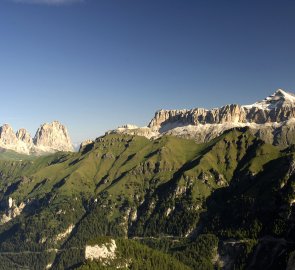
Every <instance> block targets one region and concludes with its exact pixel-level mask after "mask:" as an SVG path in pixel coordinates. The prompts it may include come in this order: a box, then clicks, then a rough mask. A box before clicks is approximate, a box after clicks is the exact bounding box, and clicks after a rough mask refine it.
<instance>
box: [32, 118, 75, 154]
mask: <svg viewBox="0 0 295 270" xmlns="http://www.w3.org/2000/svg"><path fill="white" fill-rule="evenodd" d="M33 142H34V144H35V145H36V147H37V148H39V149H42V150H43V151H46V152H52V151H73V145H72V142H71V139H70V136H69V134H68V131H67V129H66V127H65V126H64V125H62V124H61V123H60V122H59V121H53V122H52V123H46V124H43V125H41V126H40V128H39V129H38V130H37V132H36V135H35V137H34V140H33Z"/></svg>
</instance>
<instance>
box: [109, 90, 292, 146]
mask: <svg viewBox="0 0 295 270" xmlns="http://www.w3.org/2000/svg"><path fill="white" fill-rule="evenodd" d="M235 127H249V129H250V130H251V132H252V133H253V134H254V135H256V136H258V137H259V138H261V139H263V140H265V141H266V142H268V143H273V144H279V145H283V146H285V145H289V144H292V143H295V134H294V130H295V95H293V94H291V93H287V92H285V91H283V90H281V89H279V90H277V91H276V92H275V93H274V94H273V95H271V96H269V97H267V98H265V99H264V100H262V101H259V102H256V103H254V104H252V105H238V104H231V105H226V106H223V107H221V108H214V109H211V110H207V109H203V108H196V109H192V110H160V111H157V112H156V113H155V116H154V118H153V119H152V120H151V121H150V123H149V125H148V126H147V127H143V128H137V129H134V128H132V129H130V128H128V127H125V128H122V127H121V128H118V129H117V130H114V131H111V132H110V133H127V134H137V135H142V136H145V137H147V138H158V137H159V136H162V135H165V134H167V135H174V136H180V137H185V138H193V139H195V140H196V141H197V142H200V143H202V142H207V141H209V140H211V139H213V138H215V137H217V136H219V135H220V134H222V133H223V132H224V131H225V130H228V129H231V128H235Z"/></svg>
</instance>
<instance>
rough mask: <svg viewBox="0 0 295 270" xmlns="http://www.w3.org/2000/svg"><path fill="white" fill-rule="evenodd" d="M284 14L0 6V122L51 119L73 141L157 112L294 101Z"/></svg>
mask: <svg viewBox="0 0 295 270" xmlns="http://www.w3.org/2000/svg"><path fill="white" fill-rule="evenodd" d="M53 2H55V4H52V3H53ZM294 14H295V1H294V0H290V1H285V0H277V1H273V0H259V1H258V0H247V1H246V0H215V1H212V0H84V1H69V0H52V1H51V0H0V93H1V96H0V102H1V105H0V123H10V124H11V125H12V126H13V127H14V129H15V130H16V129H18V128H20V127H26V128H27V129H28V130H29V131H30V132H31V133H34V132H35V131H36V129H37V128H38V126H39V125H40V124H41V123H44V122H49V121H52V120H60V121H61V122H62V123H64V124H66V125H67V127H68V129H69V131H70V135H71V137H72V139H73V141H74V142H78V141H81V140H84V139H87V138H95V137H97V136H98V135H101V134H103V133H104V131H106V130H108V129H112V128H116V127H117V126H119V125H122V124H125V123H132V124H137V125H141V126H143V125H146V124H147V123H148V121H149V120H150V119H151V118H152V117H153V115H154V112H155V111H156V110H158V109H161V108H164V109H177V108H179V109H182V108H194V107H207V108H212V107H217V106H221V105H225V104H228V103H239V104H247V103H253V102H255V101H256V100H259V99H262V98H264V97H265V96H267V95H269V94H271V93H272V92H274V91H275V90H276V89H277V88H283V89H285V90H287V91H291V92H295V15H294ZM32 135H34V134H32Z"/></svg>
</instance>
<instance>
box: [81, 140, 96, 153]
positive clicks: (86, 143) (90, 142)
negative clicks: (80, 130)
mask: <svg viewBox="0 0 295 270" xmlns="http://www.w3.org/2000/svg"><path fill="white" fill-rule="evenodd" d="M93 143H94V141H93V140H90V139H89V140H86V141H84V142H82V143H81V144H80V147H79V152H81V151H82V150H83V149H84V148H85V147H86V146H87V145H90V144H93Z"/></svg>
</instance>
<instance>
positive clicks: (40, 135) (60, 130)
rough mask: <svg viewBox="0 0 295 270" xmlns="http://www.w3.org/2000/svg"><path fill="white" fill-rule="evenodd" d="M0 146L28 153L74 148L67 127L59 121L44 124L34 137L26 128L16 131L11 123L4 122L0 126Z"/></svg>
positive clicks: (70, 149)
mask: <svg viewBox="0 0 295 270" xmlns="http://www.w3.org/2000/svg"><path fill="white" fill-rule="evenodd" d="M0 148H2V149H6V150H12V151H15V152H17V153H21V154H27V155H30V154H33V155H41V154H45V153H54V152H58V151H69V152H72V151H73V150H74V148H73V145H72V142H71V139H70V136H69V134H68V131H67V129H66V127H65V126H64V125H62V124H61V123H60V122H59V121H53V122H52V123H45V124H42V125H41V126H40V127H39V128H38V130H37V132H36V134H35V136H34V138H32V137H31V135H30V134H29V132H28V131H27V130H26V129H24V128H21V129H19V130H18V131H17V132H16V133H15V132H14V131H13V129H12V127H11V126H10V125H9V124H4V125H3V126H1V127H0Z"/></svg>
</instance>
